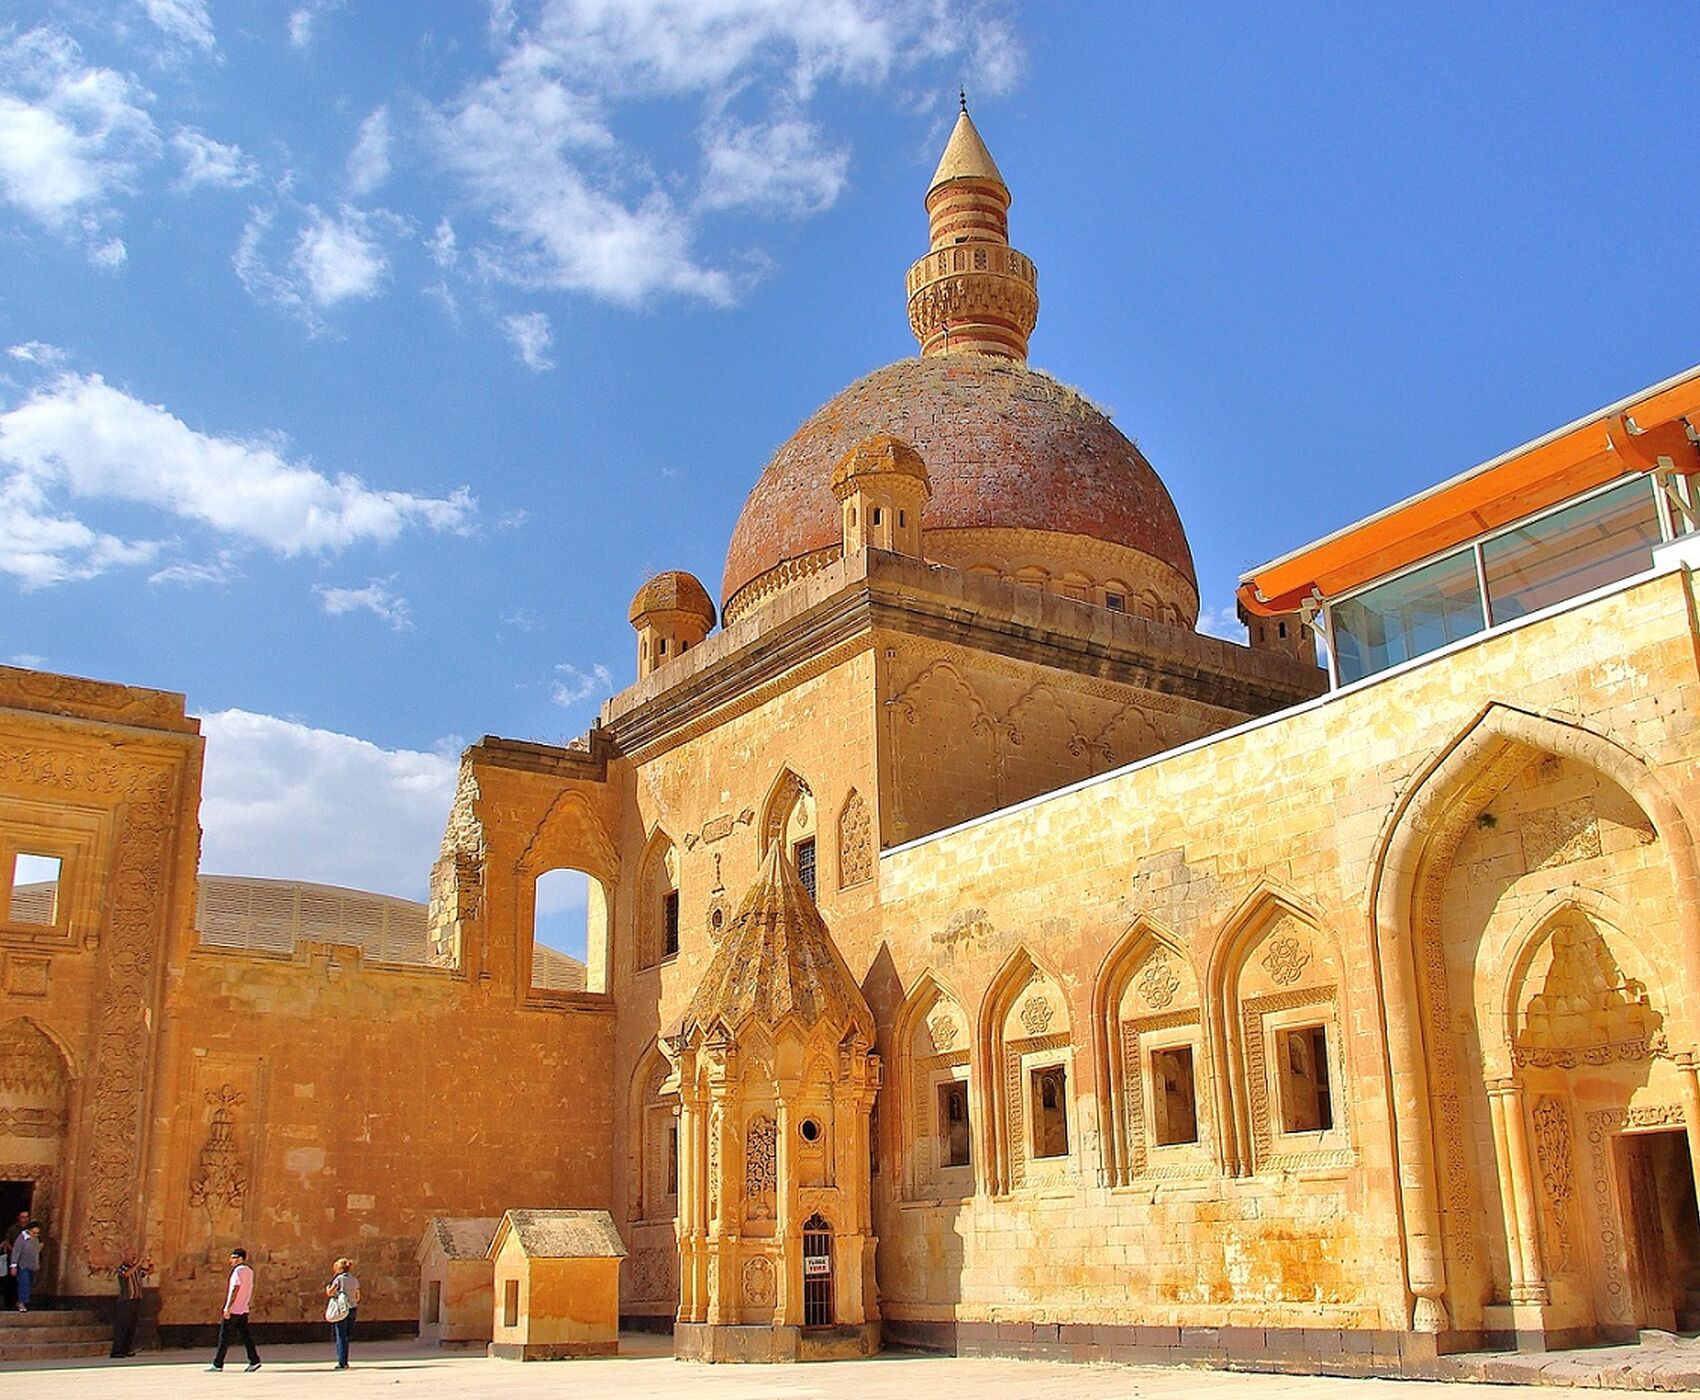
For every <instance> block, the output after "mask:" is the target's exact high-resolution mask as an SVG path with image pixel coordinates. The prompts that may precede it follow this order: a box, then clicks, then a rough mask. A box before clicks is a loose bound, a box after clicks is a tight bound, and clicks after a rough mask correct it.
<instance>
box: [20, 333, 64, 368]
mask: <svg viewBox="0 0 1700 1400" xmlns="http://www.w3.org/2000/svg"><path fill="white" fill-rule="evenodd" d="M6 353H7V354H8V355H10V356H11V357H12V358H13V359H14V360H18V361H21V362H22V363H23V364H26V365H43V366H46V367H47V368H50V369H57V368H58V367H59V366H60V365H62V364H64V363H65V361H66V360H67V359H68V358H69V356H67V355H66V353H65V352H64V351H63V350H61V349H60V348H59V347H58V346H57V345H49V344H47V342H46V341H42V340H26V341H25V342H24V343H23V344H22V345H8V346H7V347H6Z"/></svg>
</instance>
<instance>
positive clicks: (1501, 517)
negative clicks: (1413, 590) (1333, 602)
mask: <svg viewBox="0 0 1700 1400" xmlns="http://www.w3.org/2000/svg"><path fill="white" fill-rule="evenodd" d="M1626 416H1627V417H1632V418H1633V419H1634V420H1635V424H1636V426H1637V427H1638V428H1640V429H1642V430H1644V431H1651V430H1653V429H1655V428H1658V427H1660V426H1662V425H1664V424H1668V423H1673V422H1675V421H1676V420H1678V419H1681V418H1685V417H1686V418H1691V419H1692V420H1693V421H1695V423H1696V425H1697V426H1700V365H1696V366H1694V367H1693V368H1691V369H1688V370H1684V371H1683V372H1682V373H1681V374H1678V375H1675V376H1673V377H1672V378H1670V379H1666V380H1664V381H1663V382H1662V383H1659V384H1654V385H1652V386H1651V387H1649V388H1646V389H1643V390H1641V391H1640V392H1638V393H1635V394H1632V395H1630V396H1629V397H1628V398H1626V399H1621V400H1619V401H1618V402H1617V403H1614V404H1610V405H1608V406H1607V407H1605V408H1602V409H1599V410H1597V411H1596V412H1594V413H1590V414H1588V415H1587V416H1586V417H1583V418H1578V419H1576V420H1575V421H1574V422H1572V423H1567V424H1565V425H1564V426H1563V427H1561V428H1555V429H1554V430H1553V431H1552V432H1550V433H1547V434H1546V435H1544V436H1542V437H1538V438H1536V439H1534V440H1533V441H1532V442H1526V443H1524V444H1523V445H1522V446H1520V447H1514V448H1512V449H1511V451H1509V452H1504V453H1501V454H1500V455H1499V456H1498V457H1494V458H1492V459H1491V460H1489V461H1486V462H1483V463H1481V464H1480V465H1479V466H1474V467H1471V468H1470V469H1469V470H1468V471H1465V472H1460V473H1459V474H1458V475H1457V476H1454V477H1452V478H1450V479H1449V480H1446V481H1443V482H1440V483H1438V484H1437V485H1435V486H1431V487H1429V488H1428V489H1427V490H1425V491H1421V492H1418V493H1417V494H1416V495H1414V496H1410V497H1408V498H1407V499H1405V500H1403V501H1400V502H1398V503H1397V504H1395V505H1391V506H1388V507H1386V508H1384V509H1383V510H1380V511H1377V512H1376V513H1375V514H1374V515H1371V516H1368V517H1366V518H1365V519H1363V520H1360V521H1357V522H1355V523H1353V524H1351V525H1347V526H1345V527H1344V528H1343V529H1340V530H1336V531H1335V532H1334V533H1333V534H1331V535H1325V536H1324V537H1323V538H1322V539H1320V540H1316V541H1314V542H1313V543H1311V544H1308V545H1305V546H1304V547H1303V548H1302V549H1296V550H1293V551H1292V552H1291V553H1288V554H1284V555H1282V556H1281V557H1280V558H1278V559H1273V560H1271V561H1270V562H1269V563H1267V564H1264V565H1261V566H1260V567H1258V568H1255V569H1252V570H1250V571H1249V572H1247V573H1244V574H1242V575H1241V576H1240V589H1239V597H1240V601H1241V603H1242V604H1243V605H1244V606H1245V607H1246V608H1247V610H1248V611H1251V612H1254V613H1259V614H1263V615H1272V614H1275V613H1282V612H1292V611H1294V610H1295V609H1297V607H1298V606H1299V603H1300V601H1301V600H1303V599H1304V598H1306V597H1308V596H1309V595H1310V594H1311V593H1312V591H1313V590H1314V591H1316V592H1319V593H1321V594H1322V595H1323V596H1324V597H1334V596H1336V595H1338V594H1340V593H1343V592H1345V591H1346V590H1347V589H1350V588H1355V587H1357V586H1358V585H1359V584H1361V583H1367V582H1369V581H1370V580H1371V579H1374V578H1379V577H1380V576H1382V575H1383V574H1388V573H1392V572H1393V571H1394V570H1396V569H1400V568H1403V567H1404V566H1405V565H1406V564H1411V563H1415V562H1416V561H1417V560H1419V559H1422V558H1424V557H1425V556H1427V555H1429V554H1433V553H1435V552H1436V551H1438V550H1442V549H1445V548H1447V547H1448V546H1450V545H1453V544H1458V543H1461V542H1462V541H1464V540H1467V539H1470V538H1472V537H1474V536H1475V535H1478V534H1481V533H1482V532H1483V531H1484V530H1487V529H1492V528H1495V527H1497V526H1499V525H1502V524H1506V523H1509V522H1510V521H1512V520H1515V519H1519V518H1521V517H1522V516H1525V515H1528V514H1530V513H1532V512H1534V511H1537V510H1540V509H1542V508H1543V507H1545V506H1547V505H1552V504H1556V503H1557V502H1559V501H1562V500H1564V499H1565V498H1566V497H1568V496H1573V495H1576V494H1577V493H1578V492H1581V491H1586V490H1588V489H1589V488H1590V487H1593V486H1597V485H1600V484H1602V483H1604V482H1607V481H1610V480H1611V479H1612V478H1613V477H1615V476H1620V475H1625V474H1627V473H1629V472H1634V471H1644V470H1646V469H1647V466H1646V464H1644V463H1641V462H1638V461H1636V460H1634V459H1633V454H1632V453H1631V454H1625V453H1624V452H1623V451H1621V450H1620V448H1619V445H1618V443H1617V442H1614V440H1613V435H1612V427H1613V425H1614V424H1616V423H1618V422H1619V420H1621V419H1622V418H1624V417H1626ZM1622 436H1623V435H1622V431H1621V429H1619V431H1618V437H1619V438H1620V439H1621V438H1622ZM1629 442H1630V443H1631V444H1633V443H1634V442H1635V439H1633V438H1631V439H1629ZM1496 505H1499V506H1501V507H1503V508H1502V509H1497V510H1496V509H1495V506H1496Z"/></svg>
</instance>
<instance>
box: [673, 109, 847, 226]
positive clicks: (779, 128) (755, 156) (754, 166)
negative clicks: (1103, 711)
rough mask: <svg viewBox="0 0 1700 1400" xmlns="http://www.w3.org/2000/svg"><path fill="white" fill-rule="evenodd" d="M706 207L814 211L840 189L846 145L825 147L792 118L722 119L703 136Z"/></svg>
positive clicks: (808, 125) (808, 126)
mask: <svg viewBox="0 0 1700 1400" xmlns="http://www.w3.org/2000/svg"><path fill="white" fill-rule="evenodd" d="M703 145H704V149H703V167H704V169H703V182H702V194H701V196H700V198H699V203H700V205H701V207H702V208H704V209H740V208H743V209H755V210H759V211H772V212H775V213H780V214H791V215H798V216H801V215H808V214H818V213H821V212H822V211H823V210H826V209H830V208H831V207H832V205H833V204H834V203H836V202H837V200H838V196H839V194H840V193H841V192H842V191H843V189H844V183H845V178H846V176H847V174H848V171H849V166H850V152H849V151H848V150H846V149H843V148H839V149H838V150H827V149H825V148H823V147H822V145H821V130H820V128H819V127H818V126H816V125H815V124H814V123H813V122H808V121H802V120H799V119H797V118H795V117H791V118H782V119H779V120H775V121H771V122H758V123H756V124H754V125H745V124H743V123H741V122H737V121H732V120H727V119H722V120H720V121H717V122H714V123H713V124H712V125H711V126H710V128H709V129H708V131H707V132H706V133H705V135H704V141H703Z"/></svg>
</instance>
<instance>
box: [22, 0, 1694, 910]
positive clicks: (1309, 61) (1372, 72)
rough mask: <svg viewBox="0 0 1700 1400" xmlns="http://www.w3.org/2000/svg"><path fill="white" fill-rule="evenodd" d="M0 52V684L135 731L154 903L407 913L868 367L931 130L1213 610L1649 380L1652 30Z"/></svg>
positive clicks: (66, 14)
mask: <svg viewBox="0 0 1700 1400" xmlns="http://www.w3.org/2000/svg"><path fill="white" fill-rule="evenodd" d="M1481 8H1482V11H1483V12H1482V13H1480V14H1475V13H1471V12H1469V10H1468V9H1466V8H1465V7H1457V6H1403V7H1394V6H1379V5H1377V6H1365V5H1357V4H1342V5H1327V4H1316V5H1310V6H1304V7H1269V6H1262V5H1254V4H1244V5H1240V4H1222V5H1215V6H1194V5H1181V4H1160V5H1144V4H1125V3H1124V4H1114V5H1110V4H1105V5H1090V4H1082V5H1066V6H1065V5H1052V4H1027V5H1021V4H1015V3H977V2H976V0H908V2H907V3H884V2H883V0H814V3H808V4H786V3H780V0H698V3H690V2H689V0H542V2H541V3H531V4H521V3H518V0H514V3H495V4H487V5H475V4H470V3H469V4H466V5H461V6H450V5H446V4H445V5H432V6H412V5H393V4H392V5H375V4H369V3H368V4H362V3H358V0H345V2H344V3H338V0H308V2H307V3H295V4H288V3H282V4H276V5H268V4H245V5H239V6H222V5H220V4H218V3H216V0H105V3H95V0H81V3H62V4H30V3H25V4H23V5H21V6H20V5H16V4H14V5H12V6H9V7H8V8H7V11H6V18H5V24H6V26H7V27H5V28H3V29H0V347H9V348H7V349H6V351H5V353H4V354H3V355H0V661H13V660H20V661H21V664H38V665H41V666H44V667H47V668H49V669H54V670H62V671H68V672H73V673H77V674H83V675H91V676H98V677H102V678H107V679H113V680H120V681H124V682H128V683H131V684H142V685H154V686H160V687H164V688H168V689H173V690H182V691H185V692H187V694H188V696H189V701H190V705H191V707H192V709H193V710H194V712H196V713H198V714H200V715H202V716H204V717H205V718H206V720H207V730H208V734H209V754H208V776H207V804H206V807H205V810H204V824H205V826H206V841H205V851H206V857H205V868H206V869H208V870H211V871H221V872H238V873H251V874H264V875H297V876H300V877H303V878H310V879H321V880H327V881H331V882H334V883H342V884H352V885H357V886H364V887H367V888H373V889H382V890H386V891H389V892H393V893H397V894H404V895H411V896H414V897H421V896H422V894H423V891H424V886H425V877H426V873H427V870H428V866H429V862H430V860H431V858H432V856H433V854H434V851H435V846H436V841H437V837H438V835H439V833H440V831H441V825H442V819H443V814H444V811H445V810H446V805H447V801H448V794H449V791H450V789H451V786H452V777H453V762H454V755H455V753H456V752H457V751H458V749H459V747H460V745H461V744H462V743H463V742H465V741H468V740H471V739H475V738H476V737H477V736H478V735H479V734H482V733H486V732H490V733H498V734H505V735H510V736H515V737H523V738H537V739H544V740H560V739H564V738H567V737H571V736H572V735H575V734H578V733H580V732H582V731H583V730H584V729H585V728H586V727H587V725H588V724H589V723H590V721H591V720H592V718H593V716H594V713H595V708H596V704H597V703H598V701H599V700H600V699H601V698H602V697H603V696H605V695H606V694H607V693H608V692H609V691H610V690H611V689H613V688H617V687H619V686H622V685H624V684H626V683H627V682H628V681H629V680H630V678H631V676H632V673H633V652H634V645H633V639H632V634H631V630H630V628H629V626H628V624H627V622H626V620H625V611H626V606H627V603H628V602H629V600H630V597H631V595H632V593H633V592H634V591H635V589H636V587H637V586H638V584H639V583H641V582H642V580H643V579H644V578H645V577H647V576H648V575H649V574H650V573H653V572H654V571H656V570H657V569H661V568H667V567H683V568H688V569H691V570H692V571H693V572H696V573H697V574H698V575H699V576H700V577H701V578H702V579H703V580H704V581H705V583H707V584H708V586H709V589H710V591H711V592H712V593H715V594H718V592H719V580H720V568H721V562H722V558H723V555H724V550H725V545H726V540H727V538H728V536H729V534H730V531H731V527H732V524H733V521H734V520H735V518H736V514H737V511H738V508H739V506H740V505H741V503H742V500H743V497H744V494H745V492H746V491H747V490H748V489H749V486H750V485H751V483H752V482H753V481H754V480H755V477H756V475H757V474H758V472H759V470H760V468H761V466H762V464H763V462H764V461H765V460H766V458H767V456H768V455H769V454H770V453H771V451H772V450H773V449H774V447H775V446H777V445H778V444H779V443H780V442H781V441H783V439H784V438H785V437H786V436H787V435H788V434H789V433H790V432H791V430H792V429H793V428H794V427H795V426H796V425H797V424H798V423H799V422H800V421H801V420H802V419H803V418H804V417H805V416H806V415H807V414H808V413H809V412H811V411H812V410H813V409H814V408H815V407H816V406H817V405H818V404H819V403H820V402H822V401H823V400H825V399H826V398H828V397H829V396H830V395H831V394H833V393H834V392H836V391H837V390H838V389H839V388H841V387H842V386H843V385H844V384H846V383H848V382H849V381H850V380H852V379H854V378H856V377H857V376H859V375H860V374H863V373H865V372H867V371H868V370H871V369H873V368H875V367H877V366H879V365H881V364H884V363H887V362H889V361H891V360H893V359H897V358H899V357H902V356H904V355H908V354H910V353H912V352H913V349H914V346H913V341H912V340H911V338H910V336H909V334H908V330H907V326H906V323H905V318H904V311H903V292H902V278H903V273H904V270H905V268H906V267H907V265H908V263H909V261H910V260H911V259H912V258H913V257H915V256H918V255H919V253H920V252H921V251H923V249H924V246H925V219H924V215H923V212H922V209H921V196H922V194H923V192H924V189H925V184H926V180H927V177H928V175H929V174H930V172H931V169H932V165H933V163H934V161H935V160H936V157H937V154H938V150H939V148H940V145H941V143H942V141H943V137H944V134H945V132H946V130H947V129H948V122H949V120H950V118H951V116H952V114H953V112H954V108H955V93H956V88H957V86H958V84H959V83H965V84H966V85H967V87H968V89H969V95H970V101H971V105H972V107H973V110H974V113H975V117H976V120H977V122H978V123H979V125H980V128H981V131H982V133H983V134H984V136H985V138H986V140H987V142H988V144H989V145H990V147H991V149H992V151H993V153H994V154H995V155H996V157H997V159H998V161H999V164H1000V166H1001V167H1002V169H1003V172H1004V174H1005V176H1006V178H1007V179H1008V180H1009V182H1010V184H1011V186H1012V188H1013V191H1014V195H1015V204H1014V207H1013V209H1012V213H1011V221H1012V235H1013V240H1014V242H1015V243H1016V245H1017V246H1018V247H1020V248H1021V249H1023V250H1024V251H1025V252H1027V253H1028V254H1029V255H1031V256H1032V257H1033V258H1034V260H1035V261H1036V262H1037V264H1038V266H1039V270H1040V289H1041V296H1042V307H1041V313H1040V322H1039V328H1038V331H1037V333H1036V334H1035V336H1034V340H1033V362H1034V363H1035V364H1036V365H1038V366H1040V367H1041V368H1044V369H1047V370H1049V371H1051V372H1053V373H1054V374H1056V375H1057V376H1058V377H1059V378H1061V379H1063V380H1065V381H1066V382H1069V383H1072V384H1075V385H1077V386H1079V387H1080V388H1082V389H1083V390H1085V391H1086V392H1087V393H1088V394H1089V395H1091V396H1092V397H1093V398H1094V399H1096V400H1097V401H1098V402H1099V403H1100V404H1102V405H1103V406H1104V407H1106V408H1107V409H1109V410H1111V411H1112V412H1113V413H1114V415H1115V418H1116V421H1117V422H1118V424H1119V425H1120V426H1121V427H1122V429H1123V431H1124V432H1127V433H1128V434H1129V435H1130V436H1132V437H1134V438H1135V439H1137V440H1138V441H1139V443H1140V444H1141V446H1142V448H1143V449H1144V450H1145V452H1146V454H1147V455H1148V456H1149V457H1150V458H1151V460H1152V462H1153V463H1154V465H1155V466H1156V467H1157V469H1158V471H1159V472H1160V473H1161V474H1162V475H1163V477H1164V479H1165V480H1166V482H1167V483H1168V485H1169V488H1170V490H1171V492H1172V493H1173V494H1174V496H1175V498H1176V502H1177V504H1178V506H1179V508H1180V511H1181V515H1182V519H1183V520H1184V522H1185V524H1186V526H1187V529H1188V532H1189V535H1190V538H1191V541H1192V546H1193V550H1194V554H1195V556H1196V560H1197V564H1198V572H1199V578H1200V585H1201V590H1202V592H1203V595H1204V599H1205V605H1206V609H1207V625H1209V626H1211V627H1212V628H1216V629H1219V630H1223V631H1225V632H1227V633H1230V634H1231V633H1232V632H1233V631H1234V628H1233V626H1232V623H1231V616H1230V615H1229V614H1230V612H1231V600H1232V592H1233V586H1234V581H1235V578H1236V576H1237V574H1238V573H1239V571H1240V570H1242V569H1243V568H1245V567H1247V566H1249V565H1251V564H1254V563H1257V562H1259V561H1261V560H1263V559H1265V558H1268V557H1270V556H1273V555H1275V554H1278V553H1281V552H1283V551H1285V550H1287V549H1289V548H1291V547H1293V546H1295V545H1298V544H1301V543H1303V542H1304V541H1306V540H1308V539H1310V538H1313V537H1314V536H1316V535H1318V534H1320V533H1322V532H1324V531H1326V530H1328V529H1331V528H1333V527H1335V526H1337V525H1340V524H1342V523H1344V522H1347V521H1349V520H1351V519H1354V518H1356V517H1358V516H1361V515H1363V514H1366V513H1367V512H1369V511H1371V510H1373V509H1375V508H1377V507H1379V506H1382V505H1384V504H1386V503H1388V502H1389V501H1391V500H1394V499H1396V498H1398V497H1400V496H1402V495H1405V494H1407V493H1409V492H1411V491H1413V490H1417V489H1419V488H1421V487H1422V486H1424V485H1427V484H1429V483H1431V482H1433V481H1435V480H1437V479H1439V478H1441V477H1443V476H1446V475H1449V474H1451V473H1453V472H1456V471H1459V470H1461V469H1463V468H1465V467H1467V466H1470V465H1472V464H1473V463H1475V462H1476V461H1479V460H1481V459H1483V458H1485V457H1488V456H1490V455H1492V454H1494V453H1496V452H1499V451H1501V450H1503V449H1505V448H1507V447H1510V446H1513V445H1515V444H1516V443H1518V442H1520V441H1523V440H1525V439H1527V438H1529V437H1532V436H1534V435H1535V434H1538V433H1540V432H1543V431H1545V430H1546V429H1548V428H1550V427H1553V426H1555V425H1557V424H1558V423H1560V422H1562V421H1565V420H1567V419H1569V418H1572V417H1575V416H1577V415H1578V414H1580V413H1583V412H1585V411H1587V410H1589V409H1592V408H1595V407H1598V406H1600V405H1601V404H1603V403H1605V402H1608V401H1610V400H1612V399H1615V398H1617V397H1619V396H1621V395H1623V394H1625V393H1628V392H1630V391H1632V390H1634V389H1636V388H1639V387H1641V386H1643V385H1645V384H1647V383H1650V382H1653V381H1655V380H1658V379H1661V378H1663V377H1665V376H1667V375H1669V374H1672V373H1674V372H1676V371H1678V370H1680V369H1683V368H1686V367H1688V366H1689V365H1691V364H1692V363H1694V362H1695V361H1696V360H1700V345H1697V343H1696V342H1697V340H1700V332H1697V331H1696V327H1697V326H1700V314H1697V313H1700V290H1697V284H1696V278H1695V277H1694V273H1693V268H1694V256H1693V243H1694V234H1693V230H1694V229H1695V228H1696V227H1697V226H1700V218H1697V216H1700V186H1697V184H1696V181H1695V179H1694V173H1695V152H1696V150H1700V131H1697V130H1696V126H1697V118H1696V110H1697V109H1696V105H1695V103H1694V101H1693V87H1692V55H1693V54H1694V52H1695V51H1696V37H1697V36H1696V32H1695V31H1696V14H1695V11H1694V9H1693V7H1692V6H1690V5H1681V4H1675V3H1671V4H1664V5H1658V4H1637V5H1634V6H1632V7H1624V6H1621V5H1618V6H1607V5H1603V4H1602V5H1589V4H1573V5H1565V6H1551V5H1544V6H1536V5H1533V4H1530V5H1510V4H1508V5H1496V6H1492V7H1481Z"/></svg>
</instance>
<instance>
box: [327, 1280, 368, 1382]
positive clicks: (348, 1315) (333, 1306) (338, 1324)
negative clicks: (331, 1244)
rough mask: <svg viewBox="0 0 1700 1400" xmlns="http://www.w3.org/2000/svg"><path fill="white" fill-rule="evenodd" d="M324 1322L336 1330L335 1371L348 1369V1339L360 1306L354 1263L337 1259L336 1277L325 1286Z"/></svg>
mask: <svg viewBox="0 0 1700 1400" xmlns="http://www.w3.org/2000/svg"><path fill="white" fill-rule="evenodd" d="M325 1298H326V1302H325V1321H326V1322H329V1323H332V1324H334V1325H335V1328H336V1369H337V1370H339V1371H346V1370H347V1369H348V1339H349V1337H350V1336H352V1335H353V1332H354V1314H355V1311H356V1310H357V1309H358V1308H359V1306H360V1280H359V1279H357V1278H355V1277H354V1261H353V1260H352V1259H338V1260H337V1261H336V1277H335V1278H333V1279H332V1280H331V1281H330V1282H329V1283H327V1284H326V1285H325Z"/></svg>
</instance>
